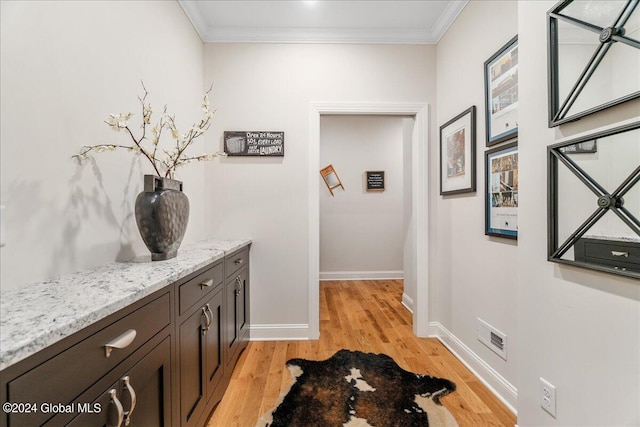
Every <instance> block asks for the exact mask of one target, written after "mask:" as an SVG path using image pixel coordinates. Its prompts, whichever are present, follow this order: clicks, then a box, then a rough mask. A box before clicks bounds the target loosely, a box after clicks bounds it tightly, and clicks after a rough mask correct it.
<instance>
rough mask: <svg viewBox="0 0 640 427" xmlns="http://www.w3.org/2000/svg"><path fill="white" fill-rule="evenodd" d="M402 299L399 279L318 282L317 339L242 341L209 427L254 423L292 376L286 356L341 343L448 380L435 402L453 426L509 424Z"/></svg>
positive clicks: (321, 355)
mask: <svg viewBox="0 0 640 427" xmlns="http://www.w3.org/2000/svg"><path fill="white" fill-rule="evenodd" d="M401 298H402V281H400V280H382V281H368V280H360V281H331V282H322V283H321V285H320V339H319V340H317V341H277V342H273V341H272V342H251V343H249V346H248V347H247V349H246V350H245V351H244V352H243V354H242V355H241V357H240V360H239V361H238V364H237V365H236V368H235V370H234V372H233V376H232V379H231V383H230V384H229V388H228V389H227V391H226V393H225V395H224V398H223V399H222V401H221V402H220V404H219V405H218V407H217V408H216V409H215V411H214V412H213V415H212V417H211V419H210V420H209V423H208V427H236V426H238V427H254V426H255V423H256V421H257V420H258V418H259V417H260V416H261V415H262V414H263V413H264V412H266V411H268V410H269V409H271V408H272V406H274V403H275V402H276V400H277V399H278V396H279V395H280V390H281V389H283V388H285V387H286V386H287V385H288V384H289V383H290V382H291V376H290V374H289V371H288V370H287V369H286V367H285V363H286V361H287V360H289V359H292V358H296V357H302V358H305V359H312V360H322V359H327V358H329V357H331V356H332V355H333V354H334V353H335V352H336V351H338V350H340V349H343V348H346V349H350V350H360V351H365V352H371V353H385V354H387V355H389V356H391V357H392V358H393V359H394V360H395V361H396V363H398V365H400V367H402V368H403V369H405V370H408V371H412V372H415V373H421V374H428V375H432V376H436V377H443V378H447V379H449V380H451V381H453V382H455V383H456V386H457V389H456V391H455V392H453V393H451V394H450V395H448V396H445V397H444V398H443V399H442V403H443V404H444V405H445V406H446V407H447V408H448V409H449V410H450V411H451V413H452V414H453V416H454V417H455V418H456V420H457V421H458V423H459V424H460V426H510V427H511V426H513V425H514V424H515V422H516V417H515V415H514V414H513V413H511V412H510V411H509V410H508V409H507V408H506V407H505V406H504V405H503V404H502V403H501V402H500V401H499V400H498V399H497V398H496V397H495V396H494V395H493V394H492V393H491V392H490V391H489V390H488V389H487V388H486V387H485V386H484V385H483V384H482V383H481V382H480V381H479V380H478V379H477V378H476V377H474V376H473V374H472V373H471V372H470V371H469V370H468V369H467V368H466V367H465V366H464V365H463V364H462V363H461V362H460V361H459V360H458V359H456V357H455V356H453V354H451V352H449V350H448V349H447V348H446V347H444V346H443V345H442V344H441V343H440V342H439V341H438V340H437V339H433V338H416V337H415V336H414V335H413V332H412V326H411V324H412V323H411V322H412V320H411V313H410V312H409V311H408V310H407V309H406V308H405V307H403V306H402V304H401V303H400V301H401ZM292 427H302V426H292Z"/></svg>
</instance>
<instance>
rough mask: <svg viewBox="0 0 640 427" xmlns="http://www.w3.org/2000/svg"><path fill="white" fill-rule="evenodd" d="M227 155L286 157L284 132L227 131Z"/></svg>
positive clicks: (225, 135)
mask: <svg viewBox="0 0 640 427" xmlns="http://www.w3.org/2000/svg"><path fill="white" fill-rule="evenodd" d="M224 152H225V153H226V154H227V156H259V157H266V156H270V157H273V156H276V157H278V156H279V157H284V132H273V131H269V132H263V131H226V132H225V133H224Z"/></svg>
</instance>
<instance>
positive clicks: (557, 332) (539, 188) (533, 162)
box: [516, 1, 640, 427]
mask: <svg viewBox="0 0 640 427" xmlns="http://www.w3.org/2000/svg"><path fill="white" fill-rule="evenodd" d="M555 3H556V2H555V1H540V2H538V1H536V2H532V1H520V2H518V27H519V28H518V31H519V41H520V44H519V47H520V49H519V53H520V76H519V77H520V99H521V100H522V102H521V104H520V111H519V112H520V122H519V126H520V127H519V135H520V138H519V147H520V152H519V155H520V176H519V178H520V188H521V192H520V206H519V221H520V222H519V227H520V228H519V232H520V235H519V241H518V268H517V270H518V280H517V306H518V317H517V330H516V331H517V334H518V338H519V343H520V344H519V349H518V358H519V364H518V377H517V384H518V425H519V426H521V427H527V426H545V425H557V426H604V425H606V426H632V425H636V426H637V425H639V424H640V407H639V406H638V402H639V401H640V363H638V361H639V360H640V303H639V301H640V286H639V285H638V281H637V280H633V279H628V278H621V277H617V276H614V275H610V274H605V273H599V272H594V271H590V270H585V269H580V268H577V267H571V266H565V265H559V264H554V263H550V262H548V261H547V260H546V245H547V238H546V225H547V224H546V222H547V212H546V209H547V207H546V206H547V191H546V180H547V170H546V156H547V153H546V149H547V146H548V145H551V144H553V143H555V142H558V141H559V140H560V139H561V138H565V137H571V136H575V135H577V134H579V133H583V132H592V131H593V130H595V129H599V128H602V127H610V126H613V125H614V124H615V123H617V122H621V121H624V120H629V119H635V120H638V119H639V118H640V101H638V100H636V101H634V102H632V103H627V104H626V105H623V106H618V107H614V108H611V109H609V110H607V111H603V112H599V113H596V114H594V115H592V116H590V117H585V118H583V119H581V120H580V121H578V122H575V123H569V124H566V125H561V126H560V127H558V128H554V129H549V128H548V127H547V93H546V87H547V77H546V76H547V69H546V47H547V46H546V21H545V13H546V11H547V10H549V9H550V8H551V7H553V5H554V4H555ZM540 377H543V378H545V379H546V380H548V381H549V382H551V383H552V384H553V385H555V386H556V388H557V402H556V405H557V417H556V418H555V419H554V418H552V417H551V416H550V415H548V414H547V413H546V412H544V411H543V410H542V409H541V408H540V405H539V400H538V393H539V390H538V387H539V378H540Z"/></svg>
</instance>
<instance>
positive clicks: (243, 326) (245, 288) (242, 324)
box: [236, 269, 250, 342]
mask: <svg viewBox="0 0 640 427" xmlns="http://www.w3.org/2000/svg"><path fill="white" fill-rule="evenodd" d="M239 277H240V283H239V285H240V289H239V292H238V298H237V300H236V304H237V305H238V309H237V311H236V313H237V315H238V336H239V337H240V341H243V342H244V341H248V339H249V324H250V321H249V320H250V319H249V313H250V310H249V295H250V292H249V269H245V270H243V271H242V272H240V274H239Z"/></svg>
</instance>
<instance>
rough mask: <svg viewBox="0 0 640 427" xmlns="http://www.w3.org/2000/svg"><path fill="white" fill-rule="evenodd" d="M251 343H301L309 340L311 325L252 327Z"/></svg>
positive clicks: (250, 327)
mask: <svg viewBox="0 0 640 427" xmlns="http://www.w3.org/2000/svg"><path fill="white" fill-rule="evenodd" d="M249 337H250V340H251V341H300V340H308V339H309V325H306V324H299V325H296V324H291V325H289V324H273V325H250V326H249Z"/></svg>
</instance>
